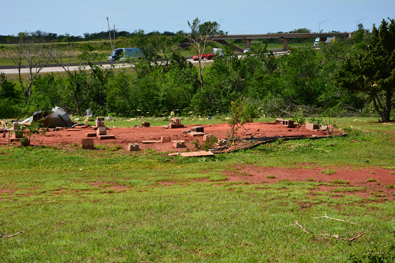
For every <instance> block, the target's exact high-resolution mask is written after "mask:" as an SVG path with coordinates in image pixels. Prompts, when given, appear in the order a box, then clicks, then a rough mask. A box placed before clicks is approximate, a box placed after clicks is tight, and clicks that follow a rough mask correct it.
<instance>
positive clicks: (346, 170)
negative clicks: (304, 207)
mask: <svg viewBox="0 0 395 263" xmlns="http://www.w3.org/2000/svg"><path fill="white" fill-rule="evenodd" d="M303 167H309V168H303ZM236 169H237V171H227V172H225V173H224V174H225V175H227V177H228V181H236V182H238V181H246V182H248V183H251V184H266V183H275V182H278V181H281V180H289V181H306V179H308V178H312V179H313V182H321V183H331V182H333V181H335V180H343V181H348V182H349V184H348V185H347V184H342V185H334V186H327V185H321V186H320V187H319V191H328V192H332V190H333V189H335V188H339V187H366V189H365V190H361V191H354V192H336V193H337V194H339V195H358V196H361V197H363V198H366V197H368V196H376V197H379V198H382V197H384V195H385V197H386V198H387V199H388V200H395V196H394V194H395V188H390V187H388V186H389V185H392V187H394V186H395V169H392V170H389V169H383V168H351V167H342V168H337V167H330V169H331V170H334V171H336V173H333V174H325V173H322V171H323V170H326V169H328V168H322V167H321V168H320V167H316V166H315V165H314V164H301V165H299V167H295V168H283V167H257V166H253V165H246V166H238V167H236ZM273 175H274V176H275V178H267V176H269V177H270V176H273ZM368 179H375V180H376V181H373V182H367V181H368ZM369 181H372V180H369ZM314 193H315V191H312V192H311V194H312V195H314Z"/></svg>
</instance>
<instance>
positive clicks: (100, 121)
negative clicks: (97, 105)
mask: <svg viewBox="0 0 395 263" xmlns="http://www.w3.org/2000/svg"><path fill="white" fill-rule="evenodd" d="M96 127H104V118H102V117H97V118H96Z"/></svg>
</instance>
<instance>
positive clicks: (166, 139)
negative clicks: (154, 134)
mask: <svg viewBox="0 0 395 263" xmlns="http://www.w3.org/2000/svg"><path fill="white" fill-rule="evenodd" d="M160 142H161V143H165V142H171V138H170V136H162V137H160Z"/></svg>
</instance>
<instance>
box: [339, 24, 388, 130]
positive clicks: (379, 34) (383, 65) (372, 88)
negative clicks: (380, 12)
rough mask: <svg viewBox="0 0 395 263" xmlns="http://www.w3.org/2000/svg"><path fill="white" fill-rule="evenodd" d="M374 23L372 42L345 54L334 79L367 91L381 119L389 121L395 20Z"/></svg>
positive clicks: (343, 85)
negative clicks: (346, 55) (377, 25)
mask: <svg viewBox="0 0 395 263" xmlns="http://www.w3.org/2000/svg"><path fill="white" fill-rule="evenodd" d="M389 20H390V23H388V22H387V21H385V20H383V21H382V22H381V25H380V26H379V28H376V26H375V25H373V31H372V34H373V35H372V41H371V42H370V44H369V45H367V46H366V47H365V48H364V49H360V50H359V52H358V53H357V54H355V55H352V56H350V57H347V58H346V59H345V60H344V62H343V64H342V67H341V69H340V70H339V71H338V72H337V73H336V75H335V78H336V80H337V82H338V83H339V85H340V86H341V87H343V88H345V89H348V90H351V91H354V92H359V91H361V92H364V93H366V94H368V95H369V96H370V97H371V99H372V101H373V105H374V108H375V110H376V111H377V113H378V114H379V115H380V117H381V120H382V121H383V122H387V121H390V116H391V110H392V108H393V105H394V98H393V97H394V92H395V44H394V43H395V21H394V20H393V19H389Z"/></svg>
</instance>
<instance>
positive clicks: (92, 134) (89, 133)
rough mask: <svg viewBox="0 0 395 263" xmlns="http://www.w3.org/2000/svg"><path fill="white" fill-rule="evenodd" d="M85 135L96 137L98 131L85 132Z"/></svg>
mask: <svg viewBox="0 0 395 263" xmlns="http://www.w3.org/2000/svg"><path fill="white" fill-rule="evenodd" d="M85 137H96V132H88V133H85Z"/></svg>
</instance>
